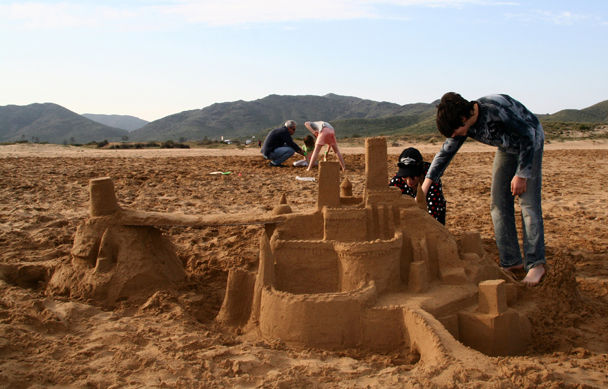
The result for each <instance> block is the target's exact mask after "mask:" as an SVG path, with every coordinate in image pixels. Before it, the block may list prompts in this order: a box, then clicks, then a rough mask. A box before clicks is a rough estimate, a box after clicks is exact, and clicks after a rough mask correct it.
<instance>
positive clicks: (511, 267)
mask: <svg viewBox="0 0 608 389" xmlns="http://www.w3.org/2000/svg"><path fill="white" fill-rule="evenodd" d="M523 268H524V264H523V263H520V264H519V265H513V266H509V267H503V269H505V270H508V271H516V270H522V269H523Z"/></svg>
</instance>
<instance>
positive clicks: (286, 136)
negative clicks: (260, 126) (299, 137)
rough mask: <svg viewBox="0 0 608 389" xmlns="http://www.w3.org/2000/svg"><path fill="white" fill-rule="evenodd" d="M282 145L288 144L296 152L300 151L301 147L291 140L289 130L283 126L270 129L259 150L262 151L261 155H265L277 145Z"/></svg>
mask: <svg viewBox="0 0 608 389" xmlns="http://www.w3.org/2000/svg"><path fill="white" fill-rule="evenodd" d="M283 146H289V147H291V148H292V149H294V150H295V151H296V152H298V153H302V149H301V148H300V146H298V145H297V144H296V143H295V142H294V141H293V139H292V138H291V134H290V133H289V130H288V129H287V127H285V126H283V127H279V128H275V129H274V130H272V131H270V132H269V133H268V136H266V139H265V140H264V144H263V145H262V149H261V150H260V151H261V152H262V155H265V156H267V155H269V154H270V153H271V152H273V151H274V149H276V148H277V147H283Z"/></svg>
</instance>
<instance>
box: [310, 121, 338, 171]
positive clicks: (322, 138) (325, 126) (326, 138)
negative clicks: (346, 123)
mask: <svg viewBox="0 0 608 389" xmlns="http://www.w3.org/2000/svg"><path fill="white" fill-rule="evenodd" d="M304 125H305V126H306V128H307V129H308V131H310V132H311V133H312V134H313V135H314V136H316V137H317V141H316V142H315V150H314V151H313V152H312V155H311V156H310V159H309V164H308V169H306V170H308V171H310V169H311V167H312V166H313V165H314V164H315V163H316V162H317V158H318V157H319V154H320V153H321V149H322V148H323V146H325V145H327V148H328V151H329V150H332V149H333V150H334V152H335V153H336V155H337V156H338V160H339V161H340V166H341V167H342V170H346V165H345V164H344V158H342V153H341V152H340V149H339V148H338V142H337V141H336V132H335V130H334V128H333V127H332V126H331V124H329V123H327V122H323V121H319V122H306V123H304Z"/></svg>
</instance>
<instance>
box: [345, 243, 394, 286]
mask: <svg viewBox="0 0 608 389" xmlns="http://www.w3.org/2000/svg"><path fill="white" fill-rule="evenodd" d="M402 240H403V237H402V234H401V233H400V232H399V233H396V234H395V236H394V237H393V239H391V240H375V241H371V242H350V243H347V242H336V244H335V250H336V253H337V254H338V258H339V264H340V274H339V275H340V290H342V291H349V290H354V289H356V288H358V287H359V285H360V284H361V283H362V282H368V281H374V283H375V284H376V289H377V290H378V293H382V292H384V291H386V290H394V289H396V288H397V287H398V286H399V284H400V281H401V276H400V266H401V264H400V258H401V245H402Z"/></svg>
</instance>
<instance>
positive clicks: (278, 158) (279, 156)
mask: <svg viewBox="0 0 608 389" xmlns="http://www.w3.org/2000/svg"><path fill="white" fill-rule="evenodd" d="M295 152H296V151H295V150H294V149H292V148H291V147H289V146H281V147H277V148H276V149H274V150H272V151H271V152H270V153H268V154H266V155H265V156H264V158H266V159H269V160H270V162H272V164H273V165H280V164H282V163H283V162H285V161H287V160H288V159H289V157H291V156H292V155H293V154H294V153H295Z"/></svg>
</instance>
